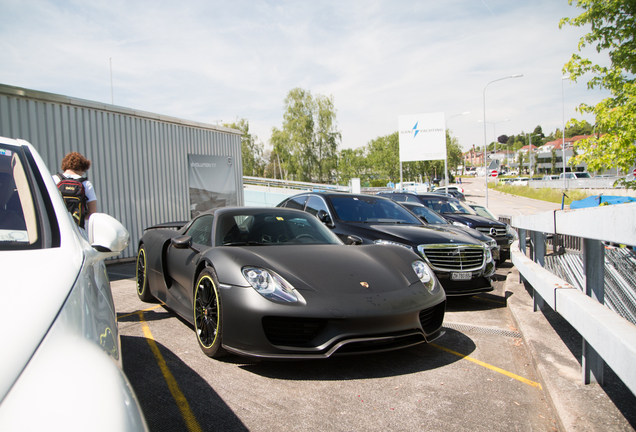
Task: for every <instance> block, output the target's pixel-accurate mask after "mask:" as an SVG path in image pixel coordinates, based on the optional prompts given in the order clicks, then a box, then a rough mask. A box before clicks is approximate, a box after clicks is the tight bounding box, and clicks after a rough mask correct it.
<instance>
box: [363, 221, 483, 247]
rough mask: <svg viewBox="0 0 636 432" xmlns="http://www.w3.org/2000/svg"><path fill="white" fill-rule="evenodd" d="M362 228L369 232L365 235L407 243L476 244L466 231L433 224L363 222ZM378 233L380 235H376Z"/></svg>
mask: <svg viewBox="0 0 636 432" xmlns="http://www.w3.org/2000/svg"><path fill="white" fill-rule="evenodd" d="M362 228H363V229H367V230H369V231H370V232H368V233H367V237H369V238H372V237H373V236H374V235H375V237H376V239H387V240H392V239H391V237H393V239H394V240H395V241H398V242H402V243H406V244H409V245H415V246H417V245H420V244H449V243H450V244H457V243H459V244H462V243H468V244H476V242H475V239H474V238H473V237H471V236H470V235H468V234H467V233H462V232H459V231H453V230H446V229H444V228H438V227H433V226H430V225H429V226H423V225H422V226H418V225H388V224H365V225H364V226H363V227H362ZM378 234H380V235H378Z"/></svg>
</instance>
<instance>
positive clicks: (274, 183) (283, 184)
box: [243, 176, 351, 192]
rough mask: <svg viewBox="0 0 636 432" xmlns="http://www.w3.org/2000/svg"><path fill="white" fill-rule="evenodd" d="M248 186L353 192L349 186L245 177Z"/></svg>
mask: <svg viewBox="0 0 636 432" xmlns="http://www.w3.org/2000/svg"><path fill="white" fill-rule="evenodd" d="M246 184H251V185H259V186H268V187H277V188H288V189H298V190H311V191H323V190H334V191H342V192H350V190H351V188H350V187H349V186H340V185H328V184H319V183H308V182H301V181H292V180H280V179H269V178H261V177H250V176H243V185H246Z"/></svg>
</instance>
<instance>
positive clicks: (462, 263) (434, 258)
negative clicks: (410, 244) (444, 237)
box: [417, 245, 484, 271]
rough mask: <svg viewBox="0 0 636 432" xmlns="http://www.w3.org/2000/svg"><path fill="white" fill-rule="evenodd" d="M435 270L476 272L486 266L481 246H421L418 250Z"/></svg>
mask: <svg viewBox="0 0 636 432" xmlns="http://www.w3.org/2000/svg"><path fill="white" fill-rule="evenodd" d="M417 249H418V251H419V252H420V254H422V255H423V256H424V257H425V258H426V260H427V261H428V263H429V264H430V265H431V267H432V268H433V270H445V271H475V270H480V269H481V268H482V266H483V264H484V249H483V248H482V247H480V246H472V245H471V246H465V245H464V246H456V245H451V246H449V245H420V246H419V247H418V248H417Z"/></svg>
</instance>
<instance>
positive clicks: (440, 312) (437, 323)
mask: <svg viewBox="0 0 636 432" xmlns="http://www.w3.org/2000/svg"><path fill="white" fill-rule="evenodd" d="M445 311H446V301H443V302H442V303H440V304H438V305H435V306H433V307H431V308H428V309H424V310H423V311H420V324H422V328H423V329H424V333H426V334H427V335H430V334H431V333H434V332H436V331H437V330H439V328H440V327H441V325H442V321H444V312H445Z"/></svg>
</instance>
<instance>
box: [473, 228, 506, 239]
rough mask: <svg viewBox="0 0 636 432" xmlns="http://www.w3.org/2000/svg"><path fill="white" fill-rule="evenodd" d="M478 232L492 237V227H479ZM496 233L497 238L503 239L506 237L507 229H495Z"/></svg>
mask: <svg viewBox="0 0 636 432" xmlns="http://www.w3.org/2000/svg"><path fill="white" fill-rule="evenodd" d="M475 229H476V230H477V231H479V232H481V233H484V234H486V235H490V229H491V227H488V226H481V227H477V228H475ZM495 231H496V232H497V234H495V235H496V236H497V237H502V236H505V235H506V228H498V227H495Z"/></svg>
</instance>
